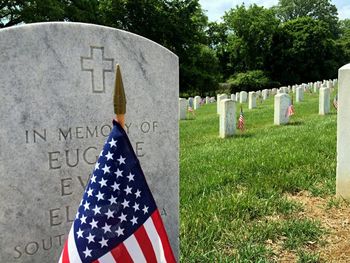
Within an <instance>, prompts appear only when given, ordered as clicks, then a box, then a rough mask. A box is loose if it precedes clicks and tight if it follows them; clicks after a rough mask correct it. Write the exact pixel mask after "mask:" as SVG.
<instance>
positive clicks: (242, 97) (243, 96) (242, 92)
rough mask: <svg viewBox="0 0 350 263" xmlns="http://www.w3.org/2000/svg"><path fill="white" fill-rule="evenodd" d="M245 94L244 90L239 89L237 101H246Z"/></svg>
mask: <svg viewBox="0 0 350 263" xmlns="http://www.w3.org/2000/svg"><path fill="white" fill-rule="evenodd" d="M247 96H248V94H247V92H246V91H241V92H240V93H239V103H245V102H247Z"/></svg>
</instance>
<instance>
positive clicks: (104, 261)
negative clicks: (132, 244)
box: [93, 252, 116, 263]
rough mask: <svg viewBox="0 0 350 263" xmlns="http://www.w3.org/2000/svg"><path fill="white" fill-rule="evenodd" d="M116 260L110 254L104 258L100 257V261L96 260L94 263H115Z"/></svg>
mask: <svg viewBox="0 0 350 263" xmlns="http://www.w3.org/2000/svg"><path fill="white" fill-rule="evenodd" d="M115 262H116V261H115V259H114V257H113V255H112V254H111V253H110V252H108V253H106V254H104V255H103V256H102V257H100V258H99V259H98V260H95V261H94V262H93V263H115Z"/></svg>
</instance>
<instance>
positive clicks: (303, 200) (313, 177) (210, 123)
mask: <svg viewBox="0 0 350 263" xmlns="http://www.w3.org/2000/svg"><path fill="white" fill-rule="evenodd" d="M333 96H334V93H332V96H331V97H332V98H333ZM236 106H237V109H236V114H237V117H238V114H239V104H236ZM294 107H295V111H296V114H295V115H294V116H292V117H291V120H290V123H289V124H288V125H284V126H275V125H273V97H270V98H268V99H267V100H266V101H264V102H263V103H260V102H257V108H256V109H253V110H248V109H247V108H248V105H247V104H243V110H244V115H245V127H246V131H244V132H243V133H241V132H240V131H237V130H236V133H237V135H236V136H234V137H231V138H228V139H220V138H219V137H218V135H219V134H218V129H219V128H218V127H219V117H218V115H217V113H216V103H213V104H207V105H204V106H202V107H201V108H200V109H199V110H197V111H196V118H195V119H193V120H184V121H181V122H180V200H181V201H180V209H181V211H180V222H181V226H180V244H181V262H350V256H349V253H348V252H347V251H349V250H350V243H349V240H350V223H349V221H348V218H349V216H348V215H349V214H350V205H349V204H348V203H346V202H345V201H343V200H339V199H336V198H335V179H336V125H337V121H336V117H337V115H336V112H335V109H334V108H332V110H331V114H329V115H326V116H319V115H318V93H312V94H310V93H305V98H304V101H303V102H300V103H296V104H294Z"/></svg>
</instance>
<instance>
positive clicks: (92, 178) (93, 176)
mask: <svg viewBox="0 0 350 263" xmlns="http://www.w3.org/2000/svg"><path fill="white" fill-rule="evenodd" d="M91 182H93V183H96V176H95V175H94V174H93V175H92V176H91Z"/></svg>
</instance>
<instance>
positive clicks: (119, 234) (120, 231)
mask: <svg viewBox="0 0 350 263" xmlns="http://www.w3.org/2000/svg"><path fill="white" fill-rule="evenodd" d="M116 232H117V234H118V237H119V236H123V235H124V228H120V227H118V229H117V231H116Z"/></svg>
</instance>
